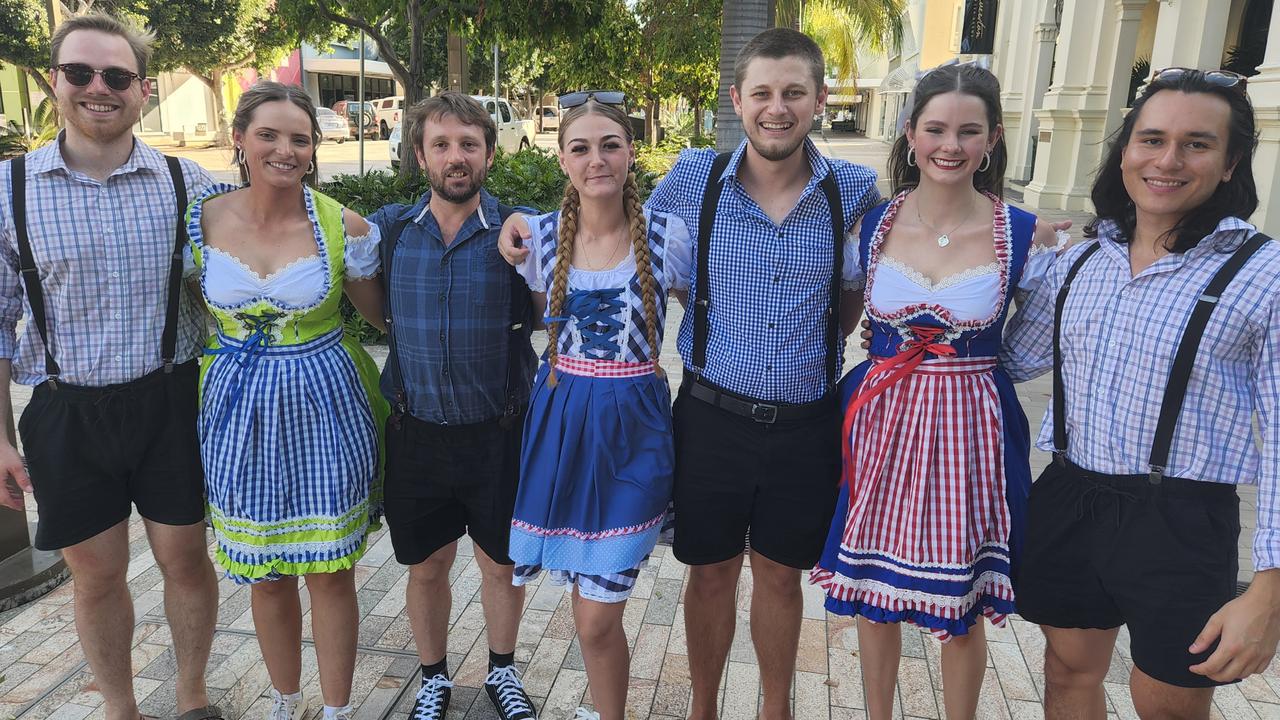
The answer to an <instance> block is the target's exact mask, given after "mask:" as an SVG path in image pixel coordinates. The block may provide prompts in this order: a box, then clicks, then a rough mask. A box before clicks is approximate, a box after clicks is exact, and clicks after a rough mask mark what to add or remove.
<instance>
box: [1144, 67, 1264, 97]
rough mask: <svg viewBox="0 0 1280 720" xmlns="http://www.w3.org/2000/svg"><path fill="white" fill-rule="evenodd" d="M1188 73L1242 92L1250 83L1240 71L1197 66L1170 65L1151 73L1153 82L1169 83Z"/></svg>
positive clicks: (1215, 84)
mask: <svg viewBox="0 0 1280 720" xmlns="http://www.w3.org/2000/svg"><path fill="white" fill-rule="evenodd" d="M1188 73H1191V74H1197V75H1199V76H1201V77H1203V78H1204V81H1205V82H1207V83H1209V84H1210V85H1213V86H1215V87H1220V88H1235V89H1237V90H1238V91H1239V92H1240V93H1244V88H1245V85H1247V84H1248V82H1249V78H1247V77H1245V76H1244V75H1241V74H1240V73H1236V72H1231V71H1230V70H1197V69H1196V68H1184V67H1170V68H1164V69H1163V70H1157V71H1155V72H1154V73H1152V75H1151V82H1153V83H1154V82H1155V81H1157V80H1163V81H1165V82H1169V83H1175V82H1177V81H1178V80H1179V79H1180V78H1182V77H1183V76H1185V75H1187V74H1188Z"/></svg>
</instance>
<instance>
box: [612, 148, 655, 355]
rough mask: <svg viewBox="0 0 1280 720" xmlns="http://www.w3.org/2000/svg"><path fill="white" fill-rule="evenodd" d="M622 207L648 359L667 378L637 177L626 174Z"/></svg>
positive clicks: (647, 229)
mask: <svg viewBox="0 0 1280 720" xmlns="http://www.w3.org/2000/svg"><path fill="white" fill-rule="evenodd" d="M622 198H623V207H624V208H625V210H626V213H627V219H628V220H629V221H630V223H631V246H632V248H633V252H634V253H635V256H636V275H637V276H638V277H639V279H640V292H641V296H642V298H643V300H644V324H645V337H646V339H647V340H648V341H649V355H650V357H649V360H650V361H651V362H652V363H653V372H654V373H655V374H657V376H658V377H663V376H665V375H666V373H664V372H663V371H662V365H661V364H660V363H659V353H658V291H657V287H656V286H655V282H654V279H653V261H652V260H651V259H650V257H649V228H648V227H647V226H648V223H646V222H645V219H644V206H643V205H642V204H641V203H640V193H639V192H637V191H636V174H635V173H634V172H631V173H627V182H626V184H625V185H624V186H623V187H622Z"/></svg>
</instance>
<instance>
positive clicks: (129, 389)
mask: <svg viewBox="0 0 1280 720" xmlns="http://www.w3.org/2000/svg"><path fill="white" fill-rule="evenodd" d="M197 373H198V367H197V365H196V362H195V361H191V362H187V363H183V364H181V365H178V366H176V367H175V368H174V369H173V372H172V373H169V374H166V373H164V372H163V371H160V370H157V371H155V372H153V373H150V374H148V375H146V376H143V377H141V378H139V379H137V380H134V381H133V382H129V383H122V384H120V385H108V386H105V387H96V388H90V387H79V386H76V385H68V384H66V383H58V387H57V389H56V390H55V389H53V387H52V386H51V385H50V384H49V383H47V382H45V383H41V384H40V385H37V386H36V388H35V390H34V391H32V393H31V402H29V403H27V408H26V410H24V411H23V412H22V418H21V419H20V420H19V421H18V432H19V433H21V434H22V451H23V454H24V455H25V456H26V459H27V471H28V473H29V474H30V475H31V485H32V487H33V488H34V489H35V496H36V504H37V509H36V510H37V514H38V516H39V523H38V524H37V526H36V539H35V546H36V547H37V548H38V549H40V550H57V549H60V548H65V547H70V546H72V545H75V544H76V543H79V542H83V541H85V540H88V539H89V538H91V537H93V536H95V535H97V534H98V533H101V532H103V531H104V530H107V529H108V528H110V527H112V526H114V525H116V524H117V523H119V522H120V521H121V520H125V519H127V518H128V517H129V513H130V512H132V508H131V504H132V505H137V507H138V514H139V515H141V516H142V517H144V518H146V519H148V520H152V521H155V522H158V523H163V524H165V525H191V524H193V523H197V522H200V521H201V520H202V519H203V518H204V472H203V471H202V469H201V465H200V438H199V435H198V429H197V402H198V401H197V389H196V385H197Z"/></svg>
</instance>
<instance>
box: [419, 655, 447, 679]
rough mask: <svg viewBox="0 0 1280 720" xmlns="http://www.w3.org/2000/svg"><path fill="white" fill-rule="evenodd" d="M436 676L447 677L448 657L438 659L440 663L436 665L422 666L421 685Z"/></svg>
mask: <svg viewBox="0 0 1280 720" xmlns="http://www.w3.org/2000/svg"><path fill="white" fill-rule="evenodd" d="M437 675H443V676H445V677H449V656H448V655H446V656H444V657H442V658H440V662H438V663H433V664H431V665H423V666H422V682H423V684H426V682H427V681H428V680H430V679H431V678H433V677H435V676H437Z"/></svg>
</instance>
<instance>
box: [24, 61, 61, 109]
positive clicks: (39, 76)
mask: <svg viewBox="0 0 1280 720" xmlns="http://www.w3.org/2000/svg"><path fill="white" fill-rule="evenodd" d="M22 70H24V71H26V73H27V77H29V78H31V79H32V80H34V81H35V83H36V85H38V86H40V92H42V93H44V95H45V97H47V98H49V102H50V103H52V104H53V105H55V106H56V105H57V103H58V101H57V99H56V98H54V97H53V86H52V85H50V84H49V78H48V77H46V76H45V74H44V73H42V72H40V71H39V70H36V69H35V68H29V67H26V66H25V65H24V66H23V67H22Z"/></svg>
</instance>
